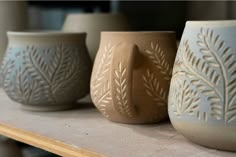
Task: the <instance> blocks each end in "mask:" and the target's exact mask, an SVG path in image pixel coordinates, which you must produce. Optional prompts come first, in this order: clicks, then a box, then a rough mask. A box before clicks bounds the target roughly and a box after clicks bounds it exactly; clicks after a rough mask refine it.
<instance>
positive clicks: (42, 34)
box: [7, 31, 87, 37]
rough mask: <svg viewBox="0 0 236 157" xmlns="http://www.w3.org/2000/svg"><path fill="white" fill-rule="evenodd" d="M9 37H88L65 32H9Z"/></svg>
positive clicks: (78, 33) (77, 33)
mask: <svg viewBox="0 0 236 157" xmlns="http://www.w3.org/2000/svg"><path fill="white" fill-rule="evenodd" d="M7 35H8V36H22V37H30V36H38V37H40V36H77V37H78V36H86V35H87V33H86V32H63V31H42V32H40V31H38V32H30V31H28V32H27V31H23V32H16V31H8V32H7Z"/></svg>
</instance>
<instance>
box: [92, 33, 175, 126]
mask: <svg viewBox="0 0 236 157" xmlns="http://www.w3.org/2000/svg"><path fill="white" fill-rule="evenodd" d="M176 51H177V50H176V39H175V33H174V32H102V35H101V43H100V48H99V51H98V54H97V56H96V60H95V64H94V67H93V72H92V79H91V83H90V88H91V96H92V100H93V102H94V104H95V105H96V106H97V108H98V109H99V110H100V111H101V113H102V114H103V115H104V116H105V117H106V118H108V119H109V120H111V121H115V122H121V123H153V122H159V121H161V120H163V119H165V118H167V96H168V91H169V83H170V78H171V73H172V65H173V63H174V58H175V53H176Z"/></svg>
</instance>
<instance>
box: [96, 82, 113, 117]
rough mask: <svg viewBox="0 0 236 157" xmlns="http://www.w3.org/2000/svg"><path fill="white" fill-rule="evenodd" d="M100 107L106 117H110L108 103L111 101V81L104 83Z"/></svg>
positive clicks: (100, 95)
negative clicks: (107, 109)
mask: <svg viewBox="0 0 236 157" xmlns="http://www.w3.org/2000/svg"><path fill="white" fill-rule="evenodd" d="M97 103H98V105H97V106H98V109H99V110H100V111H101V112H102V114H103V115H104V116H105V117H109V115H108V114H107V111H106V107H107V105H109V104H110V103H111V92H110V83H109V81H107V82H106V83H104V84H103V85H102V87H101V89H100V91H99V95H98V101H97Z"/></svg>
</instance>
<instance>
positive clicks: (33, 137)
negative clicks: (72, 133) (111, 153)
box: [0, 123, 104, 157]
mask: <svg viewBox="0 0 236 157" xmlns="http://www.w3.org/2000/svg"><path fill="white" fill-rule="evenodd" d="M0 134H1V135H3V136H6V137H9V138H11V139H14V140H17V141H20V142H23V143H26V144H29V145H32V146H35V147H38V148H41V149H43V150H46V151H49V152H52V153H54V154H57V155H60V156H63V157H104V156H103V155H99V154H97V153H95V152H92V151H89V150H87V149H83V148H73V147H72V146H70V145H67V144H64V143H62V142H59V141H55V140H52V139H49V138H47V137H44V136H40V135H38V134H34V133H33V132H29V131H25V130H22V129H18V128H15V127H12V126H10V125H7V124H3V123H0Z"/></svg>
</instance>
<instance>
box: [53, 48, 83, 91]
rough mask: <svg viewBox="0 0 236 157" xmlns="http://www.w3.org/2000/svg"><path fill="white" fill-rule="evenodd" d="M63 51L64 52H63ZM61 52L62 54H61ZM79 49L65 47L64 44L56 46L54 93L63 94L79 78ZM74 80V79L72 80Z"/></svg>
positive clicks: (54, 56)
mask: <svg viewBox="0 0 236 157" xmlns="http://www.w3.org/2000/svg"><path fill="white" fill-rule="evenodd" d="M61 51H62V52H61ZM59 53H60V55H59ZM78 54H79V50H78V49H77V48H75V49H69V48H65V47H63V46H62V45H61V46H60V47H56V51H55V53H54V55H53V58H56V59H54V60H53V62H54V63H53V64H54V67H52V69H53V68H55V71H54V72H53V73H52V77H51V89H52V93H53V94H54V95H58V94H62V93H63V91H64V92H66V90H70V89H71V87H73V86H74V85H75V84H76V82H77V81H79V79H77V77H78V73H79V68H81V67H79V66H78V65H79V64H80V63H79V62H78V61H79V59H78V58H79V56H78ZM72 80H73V81H72Z"/></svg>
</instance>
